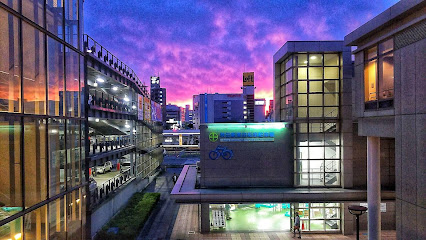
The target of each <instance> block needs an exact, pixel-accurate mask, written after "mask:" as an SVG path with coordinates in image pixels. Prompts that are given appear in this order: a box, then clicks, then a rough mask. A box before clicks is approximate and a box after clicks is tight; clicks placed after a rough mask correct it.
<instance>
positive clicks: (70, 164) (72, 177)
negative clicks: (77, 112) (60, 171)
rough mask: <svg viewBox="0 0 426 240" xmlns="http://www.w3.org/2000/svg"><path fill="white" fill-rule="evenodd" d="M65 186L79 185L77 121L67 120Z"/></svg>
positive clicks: (78, 126) (79, 167) (78, 129)
mask: <svg viewBox="0 0 426 240" xmlns="http://www.w3.org/2000/svg"><path fill="white" fill-rule="evenodd" d="M66 144H67V186H68V187H74V186H77V185H79V184H80V173H81V166H80V125H79V121H78V120H72V119H69V120H67V142H66Z"/></svg>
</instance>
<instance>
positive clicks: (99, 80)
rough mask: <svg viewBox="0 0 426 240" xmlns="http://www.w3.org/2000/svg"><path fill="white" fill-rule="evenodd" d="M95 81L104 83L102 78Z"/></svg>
mask: <svg viewBox="0 0 426 240" xmlns="http://www.w3.org/2000/svg"><path fill="white" fill-rule="evenodd" d="M96 81H97V82H100V83H103V82H105V80H104V79H103V78H96Z"/></svg>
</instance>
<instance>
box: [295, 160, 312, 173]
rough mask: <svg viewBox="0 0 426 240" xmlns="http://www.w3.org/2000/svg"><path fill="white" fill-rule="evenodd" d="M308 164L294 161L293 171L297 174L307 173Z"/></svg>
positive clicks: (304, 161)
mask: <svg viewBox="0 0 426 240" xmlns="http://www.w3.org/2000/svg"><path fill="white" fill-rule="evenodd" d="M308 164H309V161H308V160H296V161H295V168H294V171H295V172H299V173H302V172H309V169H308Z"/></svg>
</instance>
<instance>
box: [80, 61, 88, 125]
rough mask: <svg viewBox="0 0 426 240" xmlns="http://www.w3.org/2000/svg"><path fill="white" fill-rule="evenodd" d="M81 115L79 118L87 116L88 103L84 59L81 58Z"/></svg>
mask: <svg viewBox="0 0 426 240" xmlns="http://www.w3.org/2000/svg"><path fill="white" fill-rule="evenodd" d="M79 77H80V105H81V106H80V109H79V110H80V114H79V116H80V117H82V118H84V117H85V114H84V107H85V106H86V102H85V97H84V96H85V91H86V90H85V89H86V87H85V85H84V57H83V56H80V76H79Z"/></svg>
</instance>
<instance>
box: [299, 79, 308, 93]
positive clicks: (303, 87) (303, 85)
mask: <svg viewBox="0 0 426 240" xmlns="http://www.w3.org/2000/svg"><path fill="white" fill-rule="evenodd" d="M297 88H298V93H307V89H308V88H307V81H297Z"/></svg>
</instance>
